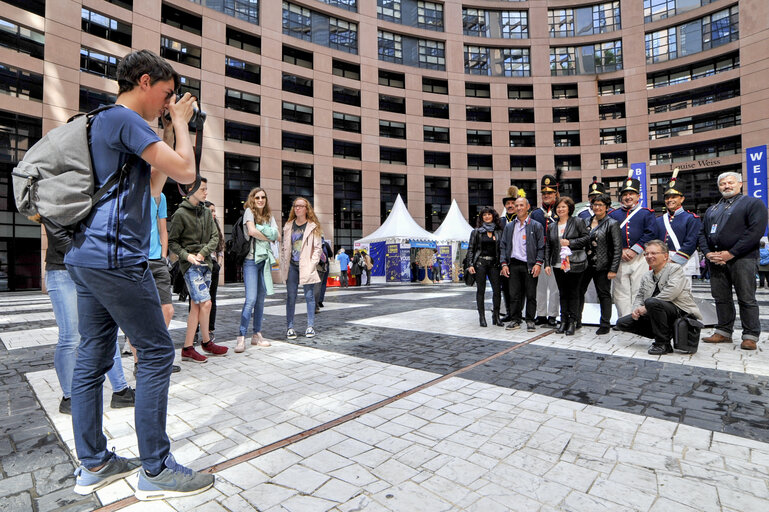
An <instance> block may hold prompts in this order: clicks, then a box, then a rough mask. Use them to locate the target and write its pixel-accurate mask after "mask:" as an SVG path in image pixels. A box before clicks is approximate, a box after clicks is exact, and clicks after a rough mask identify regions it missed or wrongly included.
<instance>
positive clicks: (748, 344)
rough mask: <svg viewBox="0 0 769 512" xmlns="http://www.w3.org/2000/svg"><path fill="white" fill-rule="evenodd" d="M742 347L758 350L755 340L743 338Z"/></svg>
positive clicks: (743, 348)
mask: <svg viewBox="0 0 769 512" xmlns="http://www.w3.org/2000/svg"><path fill="white" fill-rule="evenodd" d="M740 348H741V349H742V350H756V342H755V341H753V340H742V343H741V344H740Z"/></svg>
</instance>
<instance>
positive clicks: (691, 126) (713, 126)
mask: <svg viewBox="0 0 769 512" xmlns="http://www.w3.org/2000/svg"><path fill="white" fill-rule="evenodd" d="M741 121H742V118H741V114H740V109H739V108H735V109H729V110H724V111H721V112H713V113H710V114H703V115H699V116H693V117H684V118H680V119H672V120H670V121H659V122H656V123H650V124H649V140H656V139H665V138H668V137H679V136H682V135H691V134H693V133H701V132H709V131H711V130H720V129H722V128H729V127H732V126H739V125H740V124H741Z"/></svg>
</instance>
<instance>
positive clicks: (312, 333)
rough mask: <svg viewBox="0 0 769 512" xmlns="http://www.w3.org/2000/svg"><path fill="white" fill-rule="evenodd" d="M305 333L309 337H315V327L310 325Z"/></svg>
mask: <svg viewBox="0 0 769 512" xmlns="http://www.w3.org/2000/svg"><path fill="white" fill-rule="evenodd" d="M304 335H305V337H307V338H314V337H315V329H313V328H312V327H308V328H307V330H306V331H304Z"/></svg>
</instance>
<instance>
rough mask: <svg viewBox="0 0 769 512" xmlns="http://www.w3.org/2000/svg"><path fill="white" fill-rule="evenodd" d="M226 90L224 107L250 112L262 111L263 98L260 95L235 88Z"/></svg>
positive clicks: (257, 112)
mask: <svg viewBox="0 0 769 512" xmlns="http://www.w3.org/2000/svg"><path fill="white" fill-rule="evenodd" d="M224 91H225V92H224V108H231V109H233V110H239V111H241V112H248V113H250V114H259V113H260V111H261V98H260V97H259V96H258V95H256V94H251V93H248V92H243V91H237V90H235V89H225V90H224Z"/></svg>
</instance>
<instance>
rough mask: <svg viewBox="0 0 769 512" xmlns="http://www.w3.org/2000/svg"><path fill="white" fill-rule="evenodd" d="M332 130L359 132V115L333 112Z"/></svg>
mask: <svg viewBox="0 0 769 512" xmlns="http://www.w3.org/2000/svg"><path fill="white" fill-rule="evenodd" d="M334 130H343V131H345V132H353V133H360V116H356V115H353V114H343V113H342V112H334Z"/></svg>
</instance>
